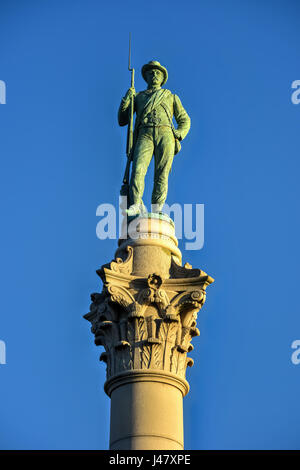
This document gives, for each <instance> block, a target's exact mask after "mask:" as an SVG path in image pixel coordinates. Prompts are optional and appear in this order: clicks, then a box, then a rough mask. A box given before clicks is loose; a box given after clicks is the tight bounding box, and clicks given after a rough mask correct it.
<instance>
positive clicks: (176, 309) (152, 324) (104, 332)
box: [84, 246, 213, 379]
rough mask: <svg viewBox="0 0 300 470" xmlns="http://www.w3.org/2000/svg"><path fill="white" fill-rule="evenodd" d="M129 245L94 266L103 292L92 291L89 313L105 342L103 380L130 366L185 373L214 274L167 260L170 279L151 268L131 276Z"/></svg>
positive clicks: (99, 339) (100, 339)
mask: <svg viewBox="0 0 300 470" xmlns="http://www.w3.org/2000/svg"><path fill="white" fill-rule="evenodd" d="M133 250H134V248H133V247H131V246H128V247H127V252H128V256H127V259H126V260H125V261H123V260H122V259H121V258H117V259H116V260H114V261H112V262H111V263H109V264H106V265H104V266H102V268H101V269H100V270H98V271H97V273H98V275H99V276H100V277H101V279H102V281H103V291H102V293H100V294H98V293H95V294H92V295H91V299H92V304H91V306H90V312H89V313H87V314H86V315H85V316H84V318H86V319H87V320H89V321H90V322H91V324H92V328H91V330H92V333H93V334H94V335H95V343H96V344H97V345H102V346H104V349H105V352H102V354H101V356H100V360H102V361H104V362H105V363H106V364H107V379H110V378H112V377H114V376H115V375H117V374H119V373H121V372H125V371H131V370H141V369H144V370H156V371H165V372H171V373H173V374H175V375H177V376H179V377H181V378H183V379H184V378H185V372H186V367H187V366H192V365H193V359H191V358H190V357H188V356H187V354H188V352H190V351H192V349H193V346H192V344H191V340H192V338H193V337H194V336H198V335H199V334H200V332H199V330H198V328H197V326H196V319H197V312H198V311H199V310H200V308H201V307H202V305H203V304H204V302H205V290H206V287H207V286H208V285H209V284H211V283H212V282H213V279H212V278H211V277H210V276H208V275H207V274H206V273H204V272H203V271H201V270H200V269H192V267H191V266H190V265H188V264H186V265H185V266H184V267H182V266H179V265H178V264H176V263H175V261H174V259H173V260H172V266H171V270H170V278H167V279H162V278H161V277H160V276H159V275H157V274H155V273H153V274H151V275H149V276H148V278H140V277H136V276H133V275H132V274H131V273H132V260H133Z"/></svg>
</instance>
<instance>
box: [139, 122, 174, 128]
mask: <svg viewBox="0 0 300 470" xmlns="http://www.w3.org/2000/svg"><path fill="white" fill-rule="evenodd" d="M145 127H147V128H149V127H167V128H168V129H172V127H171V126H169V125H168V124H153V123H149V124H140V125H139V129H143V128H145Z"/></svg>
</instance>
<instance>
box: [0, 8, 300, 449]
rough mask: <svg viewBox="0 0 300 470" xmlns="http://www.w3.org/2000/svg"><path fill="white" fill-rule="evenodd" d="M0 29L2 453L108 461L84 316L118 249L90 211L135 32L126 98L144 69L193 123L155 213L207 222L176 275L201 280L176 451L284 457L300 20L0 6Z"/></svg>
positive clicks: (295, 317) (96, 366) (299, 427)
mask: <svg viewBox="0 0 300 470" xmlns="http://www.w3.org/2000/svg"><path fill="white" fill-rule="evenodd" d="M0 18H1V28H0V58H1V59H0V62H1V67H0V79H1V80H4V81H5V82H6V85H7V104H6V105H0V129H1V131H0V132H1V140H0V149H1V172H0V178H1V181H0V191H1V196H0V201H1V317H0V339H1V340H4V341H5V342H6V346H7V364H6V365H0V377H1V381H0V384H1V385H0V390H1V392H0V393H1V400H0V417H1V420H0V421H1V424H0V446H1V448H4V449H35V448H36V449H64V448H66V449H105V448H107V446H108V434H109V399H108V398H107V397H106V395H105V394H104V391H103V388H102V387H103V383H104V380H105V367H104V365H103V364H102V363H99V362H98V357H99V355H100V353H101V351H102V348H99V347H98V348H97V347H96V346H94V344H93V337H92V335H91V333H90V327H89V324H88V322H86V321H85V320H83V318H82V315H83V314H84V313H86V312H87V311H88V309H89V303H90V302H89V294H90V293H91V292H95V291H99V290H101V284H100V280H99V279H98V277H97V276H96V274H95V270H96V269H97V268H99V267H100V266H101V264H103V263H105V262H108V261H110V260H111V259H112V257H113V254H114V250H115V248H116V242H115V241H114V240H106V241H100V240H99V239H97V237H96V231H95V230H96V224H97V222H98V218H97V217H96V208H97V206H98V205H99V204H101V203H103V202H106V203H112V204H115V203H116V202H117V197H118V192H119V187H120V182H121V179H122V172H123V170H124V165H125V153H124V147H125V130H124V128H123V129H121V128H119V127H118V124H117V119H116V114H117V109H118V105H119V100H120V98H121V97H122V96H123V94H124V92H125V91H126V89H127V88H128V85H129V72H128V71H127V68H126V67H127V53H128V52H127V41H128V32H129V31H130V30H131V31H132V34H133V63H134V66H135V67H136V69H137V76H136V88H137V90H141V89H143V88H144V87H145V83H144V82H143V80H142V78H141V76H140V73H139V71H140V68H141V66H142V65H143V64H144V63H145V62H148V61H149V60H152V59H156V60H159V61H160V62H161V63H162V64H164V65H166V67H167V68H168V71H169V81H168V83H167V85H166V86H167V88H169V89H171V90H172V91H173V92H174V93H177V94H178V95H179V96H180V98H181V99H182V102H183V104H184V106H185V107H186V109H187V110H188V112H189V114H190V116H191V119H192V128H191V132H190V134H189V135H188V137H187V139H186V141H184V143H183V149H182V152H181V153H180V154H179V155H178V156H177V157H176V160H175V163H174V166H173V170H172V174H171V177H172V178H171V183H170V191H169V197H168V202H169V203H170V204H171V203H172V202H182V203H203V204H205V244H204V247H203V249H202V250H200V251H188V252H184V253H183V258H184V262H186V261H188V262H190V263H191V264H192V265H193V266H195V267H200V268H202V269H204V270H205V271H207V272H208V273H209V274H210V275H212V276H213V277H214V278H215V279H216V282H215V284H214V285H213V286H211V287H210V288H209V289H208V296H207V303H206V304H205V306H204V308H203V310H202V311H201V312H200V315H199V320H198V326H199V328H200V330H201V336H200V338H196V339H195V340H194V346H195V350H194V351H193V352H192V354H191V355H192V357H193V358H194V360H195V366H194V367H193V368H192V369H189V370H188V380H189V382H190V384H191V392H190V394H189V395H188V396H187V397H186V398H185V401H184V407H185V411H184V417H185V445H186V448H187V449H264V448H268V449H278V448H281V449H290V448H297V449H299V448H300V404H299V388H300V365H299V366H295V365H293V364H292V362H291V354H292V350H291V343H292V341H294V340H295V339H300V315H299V262H300V248H299V245H300V244H299V238H300V233H299V232H300V223H299V198H300V185H299V172H300V162H299V128H300V105H298V106H296V105H293V104H292V102H291V83H292V82H293V81H294V80H297V79H300V66H299V64H300V60H299V43H300V4H299V2H298V1H296V0H294V1H293V0H282V1H276V0H272V1H271V0H269V1H267V0H260V1H258V0H256V1H255V0H252V1H250V0H248V1H247V0H242V1H241V0H236V1H234V0H227V1H226V2H224V1H222V0H218V1H216V0H206V1H199V0H194V1H189V0H187V1H186V2H182V1H176V0H175V1H172V2H171V1H164V2H160V1H156V0H153V1H152V2H149V3H146V2H140V1H136V0H132V1H130V2H124V1H112V2H102V1H97V0H84V1H83V0H81V1H74V0H72V1H71V0H51V1H37V0H36V1H34V0H28V1H26V2H24V1H21V0H20V1H14V0H11V1H8V0H6V1H5V0H2V1H1V4H0ZM151 180H152V175H151V174H150V176H149V178H148V180H147V181H148V186H149V184H150V183H151ZM148 196H149V191H148V192H147V197H148ZM181 246H182V245H181Z"/></svg>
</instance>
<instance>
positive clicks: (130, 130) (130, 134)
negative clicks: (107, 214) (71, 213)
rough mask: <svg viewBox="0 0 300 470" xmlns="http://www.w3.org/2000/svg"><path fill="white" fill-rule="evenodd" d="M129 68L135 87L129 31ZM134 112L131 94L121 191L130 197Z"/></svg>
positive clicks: (123, 194) (132, 86) (132, 85)
mask: <svg viewBox="0 0 300 470" xmlns="http://www.w3.org/2000/svg"><path fill="white" fill-rule="evenodd" d="M128 70H129V72H131V86H130V87H131V88H134V68H132V67H131V33H129V56H128ZM133 113H134V96H133V95H132V96H131V100H130V108H129V123H128V128H127V143H126V155H127V164H126V168H125V173H124V177H123V185H122V188H121V191H120V194H121V196H127V201H128V198H129V171H130V163H131V161H132V147H133Z"/></svg>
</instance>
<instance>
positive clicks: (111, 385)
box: [85, 61, 213, 450]
mask: <svg viewBox="0 0 300 470" xmlns="http://www.w3.org/2000/svg"><path fill="white" fill-rule="evenodd" d="M131 70H132V69H131ZM133 73H134V72H133ZM142 75H143V77H144V78H145V79H146V81H147V83H148V89H147V90H146V91H144V92H141V93H138V94H136V93H135V90H134V86H131V88H130V89H129V90H128V92H127V94H126V95H125V97H124V98H123V99H122V102H121V105H120V109H119V115H118V119H119V123H120V125H125V124H128V125H129V132H128V135H129V140H130V138H131V139H132V140H131V143H129V145H128V144H127V149H129V150H128V152H127V156H128V162H129V163H130V162H131V161H132V165H133V170H132V175H131V179H130V184H129V178H128V168H127V169H126V172H125V177H124V180H123V183H124V184H123V187H122V193H123V194H126V192H127V195H128V198H129V204H128V206H129V208H128V209H127V213H128V216H130V217H129V218H128V220H129V222H130V220H134V222H135V227H136V229H135V231H134V232H132V231H131V232H130V231H129V232H128V233H127V234H126V235H127V236H126V238H122V239H120V240H119V242H118V248H117V250H116V253H115V258H114V260H113V261H111V262H110V263H108V264H104V265H103V266H102V267H101V268H100V269H99V270H98V271H97V274H98V275H99V276H100V278H101V280H102V282H103V290H102V292H101V293H94V294H92V295H91V298H92V304H91V306H90V312H89V313H87V314H86V315H85V318H86V319H87V320H89V321H90V322H91V324H92V333H93V334H94V335H95V343H96V345H101V346H103V347H104V351H103V352H102V354H101V356H100V360H101V361H103V362H105V363H106V368H107V380H106V382H105V384H104V390H105V392H106V393H107V395H108V396H109V397H110V398H111V423H110V449H118V450H125V449H143V450H146V449H152V450H153V449H154V450H155V449H160V450H163V449H169V450H171V449H177V450H180V449H183V397H184V396H185V395H186V394H187V393H188V391H189V385H188V382H187V380H186V378H185V374H186V368H187V366H192V365H193V359H192V358H190V357H189V356H188V353H189V352H190V351H192V350H193V346H192V344H191V340H192V338H193V337H194V336H198V335H199V330H198V328H197V326H196V319H197V312H198V311H199V310H200V309H201V308H202V306H203V304H204V302H205V298H206V287H207V286H208V285H209V284H211V283H212V282H213V279H212V277H210V276H209V275H207V274H206V273H205V272H204V271H201V270H200V269H193V268H192V266H191V265H190V264H188V263H185V264H184V266H182V255H181V251H180V250H179V248H178V240H177V239H176V236H175V227H174V222H173V221H172V220H171V219H170V218H169V217H168V216H167V215H165V214H163V212H162V209H163V204H164V202H165V200H166V196H167V182H168V175H169V171H170V168H171V165H172V162H173V157H174V154H176V152H178V151H179V145H178V144H179V141H181V140H182V139H183V138H184V137H185V135H186V134H187V132H188V131H189V128H190V118H189V116H188V115H187V113H186V111H185V110H184V108H183V106H182V104H181V102H180V100H179V98H178V97H177V96H176V95H173V94H172V93H171V92H170V91H169V90H163V89H162V88H161V85H162V84H164V83H165V82H166V81H167V77H168V74H167V70H166V69H165V67H163V66H161V64H160V63H159V62H157V61H151V62H149V63H148V64H146V65H144V66H143V68H142ZM132 85H133V83H132ZM134 112H136V113H137V116H136V121H135V129H134V131H133V113H134ZM173 115H174V116H175V120H176V122H177V125H178V127H177V129H175V128H174V126H173V123H172V117H173ZM131 132H132V136H131V137H130V133H131ZM153 154H154V159H155V179H154V188H153V194H152V212H151V213H148V212H146V211H145V207H144V204H143V202H142V196H143V189H144V178H145V174H146V171H147V168H148V165H149V163H150V160H151V158H152V156H153ZM124 188H125V189H124Z"/></svg>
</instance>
